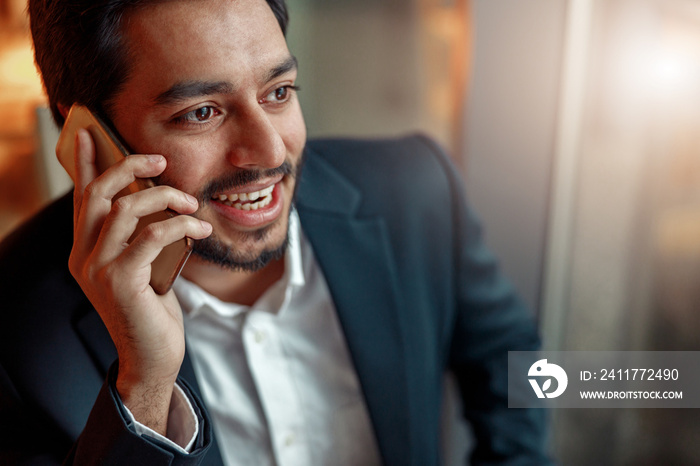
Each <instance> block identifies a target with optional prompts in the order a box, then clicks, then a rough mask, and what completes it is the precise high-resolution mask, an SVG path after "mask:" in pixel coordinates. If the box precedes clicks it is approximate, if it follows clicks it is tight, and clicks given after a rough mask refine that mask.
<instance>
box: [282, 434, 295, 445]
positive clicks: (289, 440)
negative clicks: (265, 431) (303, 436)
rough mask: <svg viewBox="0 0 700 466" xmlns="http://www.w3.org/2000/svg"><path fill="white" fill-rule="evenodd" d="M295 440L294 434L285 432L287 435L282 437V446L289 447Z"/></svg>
mask: <svg viewBox="0 0 700 466" xmlns="http://www.w3.org/2000/svg"><path fill="white" fill-rule="evenodd" d="M295 440H296V438H295V437H294V434H287V436H286V437H285V438H284V446H285V447H291V446H292V445H294V441H295Z"/></svg>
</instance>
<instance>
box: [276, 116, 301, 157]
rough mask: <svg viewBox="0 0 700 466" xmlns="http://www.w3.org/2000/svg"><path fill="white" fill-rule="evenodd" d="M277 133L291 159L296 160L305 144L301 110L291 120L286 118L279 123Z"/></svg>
mask: <svg viewBox="0 0 700 466" xmlns="http://www.w3.org/2000/svg"><path fill="white" fill-rule="evenodd" d="M279 131H280V133H281V134H282V137H283V139H284V143H285V146H286V147H287V150H288V151H289V152H290V153H291V154H292V157H293V158H295V159H298V158H299V157H300V156H301V152H302V150H303V149H304V145H305V144H306V126H305V125H304V118H303V117H302V114H301V110H299V111H298V112H296V114H295V115H294V116H293V117H292V118H288V119H286V120H284V122H282V123H281V125H280V127H279Z"/></svg>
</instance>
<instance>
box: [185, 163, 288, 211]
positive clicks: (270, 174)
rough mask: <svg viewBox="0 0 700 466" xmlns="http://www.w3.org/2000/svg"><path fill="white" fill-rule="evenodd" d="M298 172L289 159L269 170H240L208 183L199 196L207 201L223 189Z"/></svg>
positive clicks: (201, 199)
mask: <svg viewBox="0 0 700 466" xmlns="http://www.w3.org/2000/svg"><path fill="white" fill-rule="evenodd" d="M296 174H297V170H296V169H295V167H294V166H293V165H292V164H291V162H290V161H289V160H285V161H284V162H283V163H282V165H280V166H279V167H275V168H270V169H267V170H238V171H235V172H233V173H228V174H226V175H224V176H221V177H219V178H216V179H214V180H212V181H210V182H209V183H207V185H206V186H205V187H204V189H202V191H200V193H199V194H198V195H197V198H198V199H199V201H200V202H207V201H208V200H209V199H211V198H212V196H214V194H216V193H220V192H222V191H230V190H233V189H235V188H238V187H241V186H245V185H247V184H251V183H255V182H256V181H258V180H262V179H265V178H274V177H276V176H279V175H284V176H292V177H296Z"/></svg>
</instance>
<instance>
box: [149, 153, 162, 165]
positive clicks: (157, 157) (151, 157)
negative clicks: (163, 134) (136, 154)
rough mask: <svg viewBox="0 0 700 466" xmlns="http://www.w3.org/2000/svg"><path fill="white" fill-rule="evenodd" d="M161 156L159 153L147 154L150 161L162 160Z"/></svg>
mask: <svg viewBox="0 0 700 466" xmlns="http://www.w3.org/2000/svg"><path fill="white" fill-rule="evenodd" d="M163 158H164V157H163V156H162V155H160V154H149V156H148V160H149V161H150V162H152V163H160V162H162V161H163Z"/></svg>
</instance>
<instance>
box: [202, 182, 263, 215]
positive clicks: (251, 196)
mask: <svg viewBox="0 0 700 466" xmlns="http://www.w3.org/2000/svg"><path fill="white" fill-rule="evenodd" d="M274 189H275V186H274V185H272V186H268V187H267V188H265V189H261V190H260V191H253V192H252V193H240V194H228V195H226V194H219V195H217V196H214V199H218V200H219V201H220V202H223V203H224V204H226V205H228V206H232V207H234V208H236V209H239V210H258V209H261V208H263V207H266V206H268V205H270V202H272V191H273V190H274ZM258 199H259V200H258ZM235 201H243V202H245V201H258V202H250V203H245V204H244V203H242V202H235Z"/></svg>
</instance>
